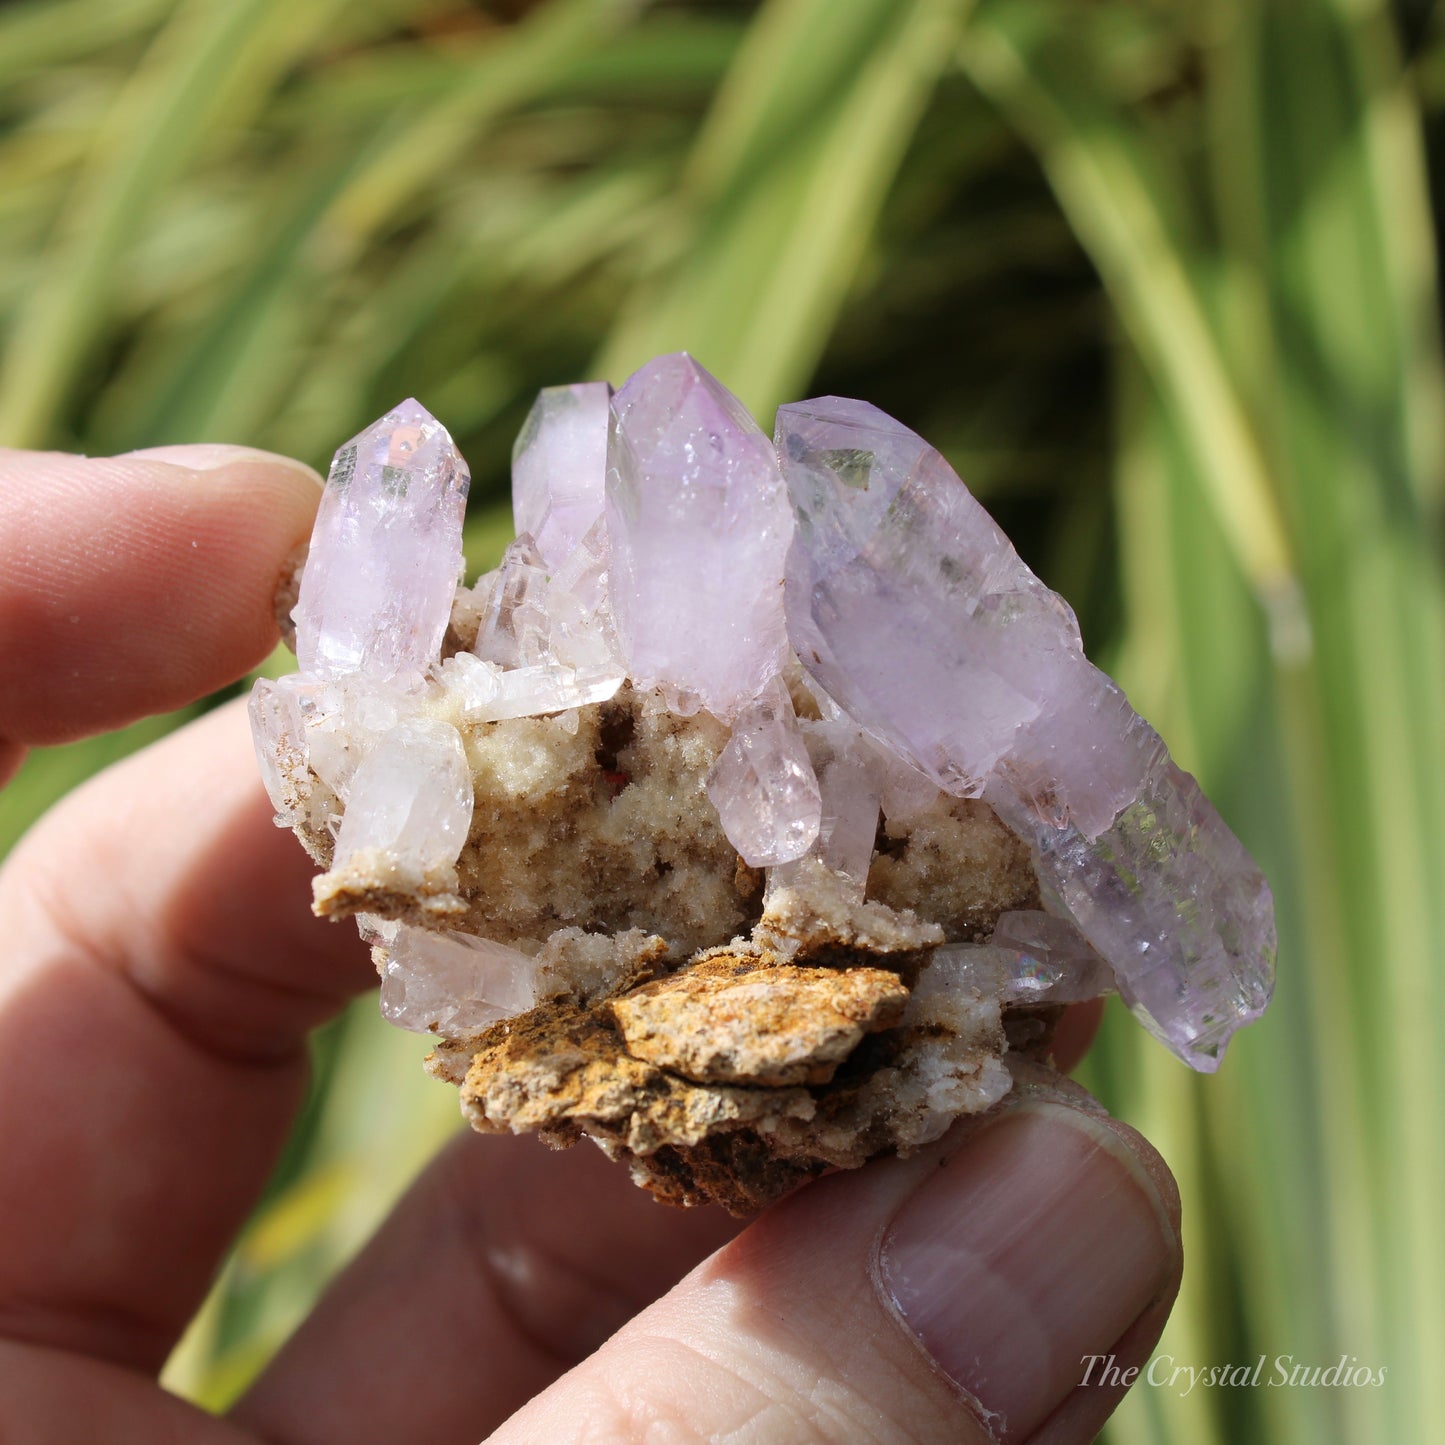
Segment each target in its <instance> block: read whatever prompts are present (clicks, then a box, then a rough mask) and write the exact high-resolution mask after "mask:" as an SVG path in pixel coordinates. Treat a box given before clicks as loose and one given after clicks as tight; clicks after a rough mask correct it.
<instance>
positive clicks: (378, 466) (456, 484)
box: [293, 401, 468, 682]
mask: <svg viewBox="0 0 1445 1445" xmlns="http://www.w3.org/2000/svg"><path fill="white" fill-rule="evenodd" d="M467 483H468V473H467V466H466V463H465V462H464V461H463V460H462V458H461V455H460V453H459V452H458V451H457V449H456V447H455V446H454V445H453V444H452V439H451V436H450V435H449V434H448V432H447V429H446V428H445V427H444V426H443V425H442V424H441V423H440V422H439V421H437V419H436V418H435V417H434V416H432V415H431V413H430V412H428V411H427V410H426V409H425V408H424V407H423V406H421V405H420V404H419V403H418V402H415V401H404V402H402V403H401V405H400V406H398V407H396V408H395V409H394V410H392V411H390V412H388V413H387V414H386V415H385V416H384V417H382V419H381V420H380V421H378V422H376V423H375V424H374V425H372V426H369V427H368V428H367V429H366V430H365V431H364V432H362V433H361V434H360V435H359V436H357V437H354V438H353V439H352V440H351V441H349V442H347V444H346V445H345V446H344V447H342V448H341V449H340V451H338V452H337V453H336V459H335V461H333V462H332V465H331V473H330V476H329V477H328V478H327V482H326V490H325V491H324V492H323V494H322V497H321V506H320V508H319V510H318V511H317V514H316V524H315V527H314V528H313V529H312V533H311V551H310V554H309V555H308V557H307V561H306V568H305V571H304V572H303V573H302V577H301V591H300V597H299V599H298V601H297V603H296V607H295V611H294V613H293V615H294V617H295V619H296V656H297V660H298V661H299V663H300V665H301V670H302V671H303V672H306V673H310V674H311V675H312V676H314V677H318V678H332V677H341V676H344V675H345V674H347V673H353V672H365V673H366V674H367V675H368V676H369V677H371V678H372V679H373V680H375V681H378V682H387V681H391V680H393V679H397V680H401V681H403V682H412V681H419V680H420V678H421V676H422V674H423V673H424V672H425V671H426V668H427V666H428V665H429V664H430V663H432V662H433V661H435V660H436V657H437V655H438V653H439V652H440V649H441V642H442V637H443V635H444V634H445V632H446V627H447V621H448V619H449V618H450V616H451V607H452V598H453V595H454V594H455V591H456V585H457V581H458V579H459V578H460V576H461V570H462V517H463V514H464V512H465V510H466V496H467Z"/></svg>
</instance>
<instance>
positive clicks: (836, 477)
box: [777, 397, 1274, 1069]
mask: <svg viewBox="0 0 1445 1445" xmlns="http://www.w3.org/2000/svg"><path fill="white" fill-rule="evenodd" d="M777 443H778V449H779V453H780V457H781V460H782V465H783V470H784V474H785V476H786V477H787V481H788V486H789V490H790V492H791V495H792V499H793V505H794V509H795V511H796V514H797V531H796V535H795V540H794V543H793V545H792V547H791V549H790V551H789V555H788V564H787V612H788V627H789V635H790V638H791V640H792V643H793V646H794V648H795V649H796V651H797V654H798V657H799V659H800V661H801V662H802V664H803V666H804V668H805V669H806V670H807V671H808V672H809V673H810V674H811V675H812V676H813V677H814V678H815V679H816V680H817V682H818V684H819V685H820V687H821V688H823V689H824V690H825V691H826V692H827V693H828V694H829V695H831V696H832V697H833V698H835V699H836V700H837V701H838V702H839V703H840V704H841V705H842V706H843V708H844V709H845V710H846V711H847V712H848V714H849V715H850V716H851V717H853V718H854V719H855V720H856V721H857V722H858V723H860V724H861V725H862V726H864V727H865V728H867V729H868V730H869V731H870V732H872V733H873V734H874V735H875V736H877V737H879V738H881V739H883V740H884V741H886V742H887V743H888V744H890V745H891V746H892V747H894V748H895V749H897V750H898V751H899V752H900V753H901V754H902V755H903V756H904V757H906V758H908V759H909V760H910V761H912V762H913V763H914V764H916V765H917V766H918V767H919V768H921V769H922V770H923V771H924V772H925V773H927V774H928V775H929V776H930V777H931V778H933V779H934V780H935V781H936V782H937V783H938V784H939V786H940V787H942V788H944V789H945V790H947V791H949V792H953V793H956V794H960V795H963V796H970V797H972V796H978V795H980V794H982V793H984V791H985V789H987V796H988V799H989V801H990V802H991V803H993V805H994V807H995V809H996V810H997V811H998V812H999V813H1000V815H1001V816H1002V817H1003V818H1004V820H1005V822H1007V823H1008V824H1009V825H1010V826H1011V827H1012V828H1013V829H1014V830H1015V831H1016V832H1019V833H1020V834H1022V835H1023V836H1024V837H1026V838H1027V839H1028V840H1029V841H1030V842H1031V844H1032V845H1033V846H1034V849H1035V853H1036V858H1037V867H1038V871H1039V874H1040V877H1041V881H1042V882H1043V884H1044V886H1045V887H1046V888H1047V889H1048V890H1049V891H1050V893H1051V896H1052V901H1053V903H1054V904H1055V905H1056V909H1057V911H1058V912H1060V913H1064V914H1066V915H1067V916H1068V917H1070V918H1072V919H1073V921H1074V922H1075V923H1076V924H1077V925H1078V927H1079V929H1080V931H1081V932H1082V933H1083V935H1084V936H1085V937H1086V938H1087V939H1088V940H1089V942H1090V943H1091V944H1092V945H1093V946H1094V947H1095V948H1096V949H1097V950H1098V951H1099V952H1100V953H1101V954H1102V955H1103V956H1104V957H1105V958H1106V959H1107V960H1108V962H1109V964H1110V965H1111V967H1112V968H1113V970H1114V972H1115V974H1116V976H1117V977H1118V980H1119V987H1120V991H1121V993H1123V994H1124V996H1125V998H1126V1000H1128V1002H1129V1003H1130V1005H1131V1007H1133V1008H1134V1009H1135V1011H1136V1012H1137V1013H1139V1015H1140V1017H1141V1018H1142V1019H1143V1020H1144V1022H1145V1023H1146V1025H1147V1026H1148V1027H1150V1028H1151V1029H1152V1030H1153V1031H1154V1032H1155V1033H1156V1034H1157V1035H1158V1036H1159V1037H1160V1038H1161V1039H1163V1040H1164V1041H1165V1042H1166V1043H1167V1044H1168V1045H1169V1046H1170V1047H1171V1048H1172V1049H1174V1051H1175V1052H1176V1053H1178V1054H1179V1055H1180V1056H1181V1057H1182V1058H1184V1059H1186V1060H1187V1061H1188V1062H1190V1063H1192V1064H1193V1065H1194V1066H1195V1067H1196V1068H1202V1069H1209V1068H1213V1067H1215V1066H1217V1062H1218V1059H1219V1056H1220V1054H1221V1052H1222V1050H1223V1048H1224V1045H1225V1043H1226V1042H1227V1040H1228V1038H1229V1036H1230V1034H1231V1033H1232V1032H1233V1031H1234V1029H1236V1028H1238V1027H1239V1026H1240V1025H1241V1024H1242V1023H1245V1022H1247V1021H1248V1020H1249V1019H1251V1018H1254V1017H1255V1016H1257V1014H1258V1013H1259V1012H1260V1011H1261V1010H1262V1008H1263V1007H1264V1004H1265V1003H1266V1002H1267V1001H1268V998H1269V994H1270V991H1271V988H1272V985H1273V975H1274V923H1273V910H1272V904H1271V902H1270V897H1269V890H1268V888H1267V887H1266V886H1265V883H1264V880H1263V878H1262V877H1261V876H1260V874H1259V872H1258V870H1257V869H1256V868H1255V867H1254V865H1253V864H1252V862H1251V861H1250V859H1249V857H1248V855H1247V854H1246V853H1245V851H1244V849H1243V848H1242V847H1241V846H1240V844H1239V842H1238V840H1237V839H1235V838H1234V836H1233V834H1231V833H1230V832H1229V830H1228V829H1227V828H1226V827H1225V825H1224V824H1223V822H1222V821H1221V820H1220V819H1219V815H1218V814H1217V813H1216V812H1215V811H1214V810H1213V809H1212V808H1211V807H1210V806H1209V805H1208V803H1207V802H1205V801H1204V799H1203V797H1202V795H1201V794H1200V793H1199V790H1198V788H1197V786H1196V785H1195V784H1194V781H1193V779H1192V778H1190V777H1188V775H1187V774H1185V773H1182V772H1181V771H1180V770H1179V769H1177V768H1175V767H1174V766H1173V764H1172V763H1171V762H1170V761H1169V757H1168V753H1167V751H1166V750H1165V748H1164V745H1163V743H1162V742H1161V741H1160V739H1159V736H1158V734H1157V733H1155V732H1154V731H1153V729H1152V728H1150V727H1149V726H1148V724H1147V723H1145V722H1144V721H1143V720H1142V719H1140V718H1139V717H1137V716H1136V715H1135V714H1134V712H1133V711H1132V710H1131V709H1130V708H1129V706H1128V703H1127V701H1126V700H1125V698H1124V695H1123V693H1122V692H1120V690H1119V689H1118V688H1117V687H1116V686H1115V685H1114V684H1113V683H1112V682H1111V681H1110V680H1109V679H1108V678H1107V677H1105V676H1104V674H1103V673H1101V672H1099V671H1098V669H1096V668H1094V667H1093V666H1092V665H1091V664H1090V663H1089V662H1088V661H1087V660H1086V659H1085V658H1084V655H1083V650H1082V643H1081V641H1080V638H1079V631H1078V626H1077V623H1076V622H1075V619H1074V615H1073V613H1072V611H1071V610H1070V609H1069V607H1068V605H1067V604H1066V603H1065V602H1064V601H1063V599H1061V598H1059V597H1057V596H1056V595H1055V594H1054V593H1052V592H1050V591H1049V590H1048V589H1047V588H1046V587H1045V586H1044V585H1043V584H1042V583H1041V582H1040V581H1039V580H1038V579H1037V578H1036V577H1035V576H1034V575H1033V574H1032V573H1031V572H1030V571H1029V570H1028V568H1027V567H1026V566H1025V565H1024V563H1023V562H1022V561H1021V560H1020V559H1019V557H1018V554H1017V553H1016V552H1015V551H1014V549H1013V547H1012V546H1011V545H1010V544H1009V542H1008V540H1007V539H1006V538H1005V537H1004V535H1003V533H1002V532H1001V531H1000V530H999V528H998V527H997V525H996V524H995V523H994V522H993V520H992V518H990V517H989V516H988V514H987V513H986V512H985V511H984V510H983V508H982V507H981V506H980V505H979V504H978V503H977V501H975V500H974V498H973V497H972V496H971V495H970V493H969V492H968V489H967V488H966V487H965V486H964V485H963V483H962V482H961V481H960V480H959V479H958V477H957V475H956V474H955V473H954V472H953V470H952V469H951V468H950V467H949V466H948V464H947V462H945V461H944V459H943V457H942V456H941V455H940V454H939V453H938V452H937V451H935V450H934V449H933V448H932V447H930V446H928V445H927V443H926V442H924V441H923V440H922V438H920V437H919V436H917V435H916V434H915V433H913V432H911V431H909V430H908V428H907V427H905V426H903V425H902V424H901V423H899V422H897V421H894V420H893V419H892V418H891V417H888V416H886V415H885V414H884V413H882V412H881V411H879V410H878V409H877V408H876V407H873V406H869V405H868V404H867V403H865V402H858V401H849V400H845V399H840V398H837V397H824V398H822V399H819V400H815V401H809V402H800V403H798V404H797V405H794V406H785V407H782V408H780V410H779V412H778V435H777Z"/></svg>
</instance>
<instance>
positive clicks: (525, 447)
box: [512, 381, 612, 565]
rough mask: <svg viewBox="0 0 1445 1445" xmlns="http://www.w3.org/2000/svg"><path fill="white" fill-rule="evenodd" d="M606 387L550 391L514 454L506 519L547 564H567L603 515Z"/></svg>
mask: <svg viewBox="0 0 1445 1445" xmlns="http://www.w3.org/2000/svg"><path fill="white" fill-rule="evenodd" d="M611 397H612V388H611V387H610V386H608V385H607V383H606V382H605V381H589V382H583V383H581V384H579V385H577V386H549V387H547V388H546V390H544V391H540V392H538V393H537V400H536V401H535V402H534V403H533V404H532V410H531V411H530V412H529V413H528V414H527V420H526V421H525V422H524V423H523V424H522V430H521V431H520V432H519V433H518V435H517V443H516V445H515V446H514V447H513V448H512V516H513V518H514V520H515V522H516V528H517V533H518V535H521V534H522V533H526V534H527V535H528V536H530V537H532V538H533V540H534V541H535V543H536V546H537V550H538V551H539V552H540V553H541V555H542V557H543V558H544V560H545V561H547V562H548V563H550V564H553V565H556V564H557V563H560V562H562V561H564V560H565V559H566V557H567V556H568V554H569V553H570V552H571V551H572V549H573V548H574V547H575V546H576V545H577V544H578V543H579V542H580V541H581V540H582V538H583V537H584V536H586V534H587V531H588V529H589V528H590V527H591V526H592V525H593V523H595V522H597V521H598V520H599V519H600V518H601V516H602V494H603V483H604V480H605V478H606V475H607V427H608V422H609V420H610V415H611V413H610V407H609V402H610V400H611Z"/></svg>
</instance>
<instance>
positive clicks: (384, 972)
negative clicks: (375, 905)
mask: <svg viewBox="0 0 1445 1445" xmlns="http://www.w3.org/2000/svg"><path fill="white" fill-rule="evenodd" d="M358 922H359V923H360V925H361V935H362V937H363V938H364V939H366V941H367V942H368V943H371V944H373V945H376V946H378V947H380V948H381V949H383V950H384V952H385V955H386V962H385V963H384V964H383V965H382V969H381V1012H382V1015H383V1016H384V1017H385V1018H386V1019H388V1020H389V1021H390V1022H391V1023H394V1024H396V1025H397V1026H398V1027H399V1028H404V1029H411V1030H412V1031H413V1032H414V1033H422V1034H425V1033H434V1034H443V1035H452V1036H455V1035H457V1034H467V1033H474V1032H480V1031H481V1030H482V1029H485V1028H488V1027H489V1026H490V1025H492V1024H494V1023H496V1022H497V1021H498V1020H499V1019H504V1018H510V1017H511V1016H512V1015H514V1014H519V1013H521V1012H522V1011H523V1010H525V1009H528V1008H530V1007H531V1006H532V1005H533V1004H534V1003H535V1002H536V997H535V994H536V990H535V987H534V983H533V975H534V969H533V965H532V960H531V959H530V958H528V957H527V955H526V954H525V953H521V952H519V951H518V950H517V949H515V948H508V947H507V946H506V945H505V944H501V943H494V942H493V941H492V940H491V939H489V938H475V937H473V936H472V935H471V934H468V933H456V932H452V931H450V930H448V931H445V932H433V931H431V930H429V929H425V928H416V927H413V926H412V925H411V924H409V923H398V922H395V921H393V920H386V919H380V918H373V917H370V916H365V915H363V916H362V917H361V918H360V919H358Z"/></svg>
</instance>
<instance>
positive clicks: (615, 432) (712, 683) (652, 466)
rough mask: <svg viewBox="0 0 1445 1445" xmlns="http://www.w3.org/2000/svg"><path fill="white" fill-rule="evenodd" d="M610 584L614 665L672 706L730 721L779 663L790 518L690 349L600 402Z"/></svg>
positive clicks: (761, 455) (766, 468)
mask: <svg viewBox="0 0 1445 1445" xmlns="http://www.w3.org/2000/svg"><path fill="white" fill-rule="evenodd" d="M612 410H613V426H612V434H611V437H610V439H609V442H608V451H607V458H608V472H607V532H608V537H609V539H610V541H611V569H610V587H611V593H612V605H613V612H614V616H615V617H616V620H617V630H618V635H619V637H620V639H621V643H622V652H623V656H624V658H625V659H626V662H627V671H628V675H629V676H630V677H631V678H632V681H633V682H634V683H636V684H637V685H638V686H640V687H658V688H660V689H661V690H662V692H663V695H664V696H665V697H666V698H667V699H668V702H669V705H670V706H671V707H672V708H673V710H674V711H677V712H686V713H691V712H695V711H696V710H697V709H698V708H699V707H704V708H706V709H707V710H708V711H709V712H712V713H715V714H717V715H718V716H719V717H723V718H730V717H732V716H733V715H734V714H735V713H736V711H737V710H738V709H739V708H740V707H742V706H743V705H744V704H745V703H746V702H747V701H748V700H749V699H751V698H753V697H755V696H756V695H757V694H758V693H759V692H760V691H761V690H762V688H763V686H764V684H765V683H766V682H767V681H768V679H769V678H771V677H772V676H773V675H774V674H776V673H778V672H779V671H781V669H782V666H783V662H784V659H785V656H786V653H787V646H788V643H787V636H786V633H785V630H784V626H783V589H782V576H783V557H784V554H785V553H786V551H787V546H788V537H789V534H790V533H791V531H792V514H791V512H790V511H789V508H788V498H787V493H786V491H785V489H784V487H783V481H782V477H781V476H780V475H779V472H778V463H777V458H776V456H775V455H774V453H773V449H772V447H771V446H770V445H769V444H768V439H767V437H765V436H764V435H763V433H762V432H761V431H759V429H758V426H757V423H756V422H754V421H753V419H752V418H751V417H750V416H749V415H748V414H747V412H746V411H745V410H744V409H743V406H742V404H741V403H740V402H739V401H738V399H737V398H736V397H735V396H733V395H732V393H731V392H729V391H727V390H726V389H725V388H724V387H723V386H722V385H721V384H720V383H719V382H718V381H717V380H716V379H715V378H714V377H712V376H710V375H709V374H708V373H707V372H706V371H704V370H703V369H702V367H700V366H699V365H698V364H697V363H696V362H695V361H694V360H693V359H692V358H691V357H690V356H687V355H685V354H683V353H679V354H677V355H673V356H662V357H659V358H658V359H657V360H656V361H652V362H649V363H648V364H647V365H646V366H644V367H643V368H642V369H641V370H640V371H639V372H637V373H636V374H635V375H634V376H632V377H631V378H630V379H629V380H628V382H627V384H626V385H625V386H624V387H623V388H622V389H621V391H619V392H618V393H617V395H616V397H615V398H613V403H612Z"/></svg>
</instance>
